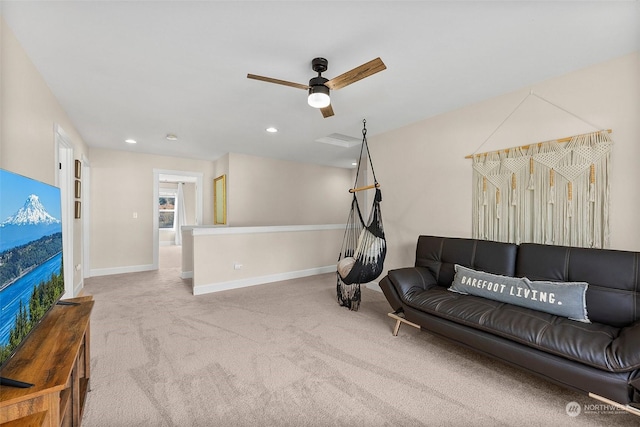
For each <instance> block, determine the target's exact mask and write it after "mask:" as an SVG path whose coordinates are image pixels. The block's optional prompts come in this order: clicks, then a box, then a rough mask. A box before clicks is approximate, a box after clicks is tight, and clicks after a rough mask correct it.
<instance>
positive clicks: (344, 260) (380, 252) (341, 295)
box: [336, 120, 387, 311]
mask: <svg viewBox="0 0 640 427" xmlns="http://www.w3.org/2000/svg"><path fill="white" fill-rule="evenodd" d="M365 150H366V151H365ZM365 154H366V156H367V157H368V158H369V165H370V167H371V174H372V176H373V181H374V184H373V185H369V186H364V187H357V183H358V177H359V175H360V166H361V164H362V162H358V169H357V171H356V178H355V180H356V182H355V183H354V186H353V187H354V188H352V189H350V190H349V192H350V193H353V198H352V200H351V209H350V211H349V218H348V220H347V226H346V229H345V233H344V239H343V242H342V248H341V250H340V254H339V256H338V265H337V273H336V276H337V286H336V287H337V289H336V290H337V297H338V302H339V304H340V305H342V306H345V307H348V308H349V309H350V310H354V311H355V310H358V308H359V306H360V284H362V283H368V282H370V281H372V280H374V279H376V278H377V277H378V276H380V274H381V273H382V269H383V263H384V258H385V256H386V251H387V247H386V239H385V235H384V228H383V225H382V212H381V210H380V202H381V201H382V192H381V191H380V185H379V184H378V180H377V179H376V174H375V170H374V168H373V162H372V160H371V154H370V153H369V146H368V144H367V128H366V120H363V129H362V146H361V148H360V159H362V156H363V155H365ZM368 189H375V190H376V194H375V197H374V199H373V206H372V207H371V212H370V215H369V218H368V221H367V222H366V223H365V221H364V219H363V217H362V212H361V210H360V206H359V205H358V198H357V196H356V192H358V191H363V190H368Z"/></svg>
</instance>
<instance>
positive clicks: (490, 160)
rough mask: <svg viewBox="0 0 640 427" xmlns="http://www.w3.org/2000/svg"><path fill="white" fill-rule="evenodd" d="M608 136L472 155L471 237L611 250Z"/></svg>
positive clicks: (586, 136)
mask: <svg viewBox="0 0 640 427" xmlns="http://www.w3.org/2000/svg"><path fill="white" fill-rule="evenodd" d="M532 95H533V96H536V97H538V98H540V99H542V100H543V101H545V102H547V103H549V104H551V105H553V106H555V107H557V108H560V109H562V110H563V111H565V112H567V113H569V112H568V111H566V110H565V109H563V108H561V107H559V106H557V105H555V104H553V103H552V102H550V101H548V100H546V99H544V98H542V97H540V96H538V95H536V94H534V93H533V92H531V93H530V94H529V95H528V96H532ZM528 96H527V97H528ZM526 99H527V98H525V99H523V100H522V101H521V102H520V104H518V106H517V107H516V109H515V110H514V111H512V112H511V114H509V116H508V117H507V118H506V119H505V120H504V121H503V122H502V123H501V124H500V126H502V124H504V122H506V120H508V118H509V117H510V116H511V115H512V114H513V113H514V112H515V111H516V110H517V109H518V108H519V107H520V105H522V103H523V102H524V101H525V100H526ZM569 114H572V113H569ZM572 115H573V116H575V115H574V114H572ZM575 117H577V116H575ZM578 118H579V117H578ZM580 120H583V119H580ZM583 121H584V120H583ZM586 123H588V122H586ZM589 125H591V124H590V123H589ZM500 126H498V128H500ZM591 126H593V125H591ZM594 127H596V126H594ZM498 128H496V130H495V131H494V132H493V133H492V134H491V135H493V134H494V133H495V132H496V131H497V130H498ZM596 128H597V127H596ZM610 132H611V130H601V131H597V132H593V133H588V134H583V135H576V136H573V137H569V138H562V139H559V140H553V141H547V142H541V143H537V144H530V145H525V146H521V147H515V148H509V149H505V150H500V151H494V152H489V153H482V154H473V155H471V156H467V158H472V159H473V192H472V197H473V225H472V235H473V237H474V238H477V239H485V240H495V241H500V242H510V243H518V244H519V243H522V242H532V243H543V244H551V245H565V246H579V247H593V248H607V247H609V175H610V154H611V148H612V145H613V141H612V140H611V138H610V136H609V133H610ZM491 135H490V136H489V138H490V137H491ZM489 138H487V140H488V139H489ZM487 140H485V142H486V141H487ZM483 144H484V142H483ZM481 146H482V145H481ZM479 148H480V147H479ZM476 151H478V150H476Z"/></svg>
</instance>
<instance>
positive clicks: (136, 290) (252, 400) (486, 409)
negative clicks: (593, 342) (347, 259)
mask: <svg viewBox="0 0 640 427" xmlns="http://www.w3.org/2000/svg"><path fill="white" fill-rule="evenodd" d="M179 274H180V269H179V268H169V269H162V270H160V271H154V272H144V273H133V274H123V275H115V276H104V277H96V278H91V279H88V280H86V283H85V285H86V288H85V291H86V293H88V294H92V295H93V296H94V298H95V301H96V304H95V308H94V310H93V314H92V324H91V351H92V354H91V358H92V361H91V368H92V371H91V392H90V393H89V395H88V402H87V405H86V409H85V413H84V419H83V425H85V426H88V427H92V426H108V427H119V426H422V425H436V426H437V425H442V426H458V425H472V426H475V425H477V426H494V425H495V426H522V425H531V426H564V425H567V426H573V425H576V426H577V425H586V426H599V425H609V426H611V425H638V421H639V419H638V417H634V416H632V415H629V414H626V413H622V412H620V411H614V410H612V409H611V408H605V407H602V405H600V404H599V403H598V402H597V401H595V400H592V399H589V398H588V397H586V396H583V395H580V394H577V393H574V392H571V391H567V390H565V389H563V388H560V387H557V386H555V385H553V384H550V383H548V382H545V381H543V380H540V379H538V378H536V377H533V376H531V375H528V374H525V373H523V372H521V371H519V370H516V369H513V368H511V367H508V366H506V365H504V364H502V363H498V362H495V361H493V360H491V359H488V358H485V357H482V356H479V355H477V354H475V353H474V352H472V351H469V350H466V349H463V348H460V347H458V346H455V345H452V344H450V343H448V342H446V341H445V340H442V339H440V338H437V337H435V336H433V335H430V334H428V333H426V332H421V331H419V330H417V329H414V328H411V327H407V326H403V327H402V328H401V330H400V334H399V336H397V337H394V336H392V334H391V330H392V327H393V321H392V320H391V319H390V318H388V317H387V315H386V314H387V312H388V311H389V306H388V304H387V302H386V300H385V298H384V296H383V295H382V294H381V293H379V292H376V291H373V290H370V289H363V301H362V304H361V308H360V310H359V311H358V312H352V311H348V310H346V309H345V308H343V307H340V306H338V304H337V303H336V301H335V278H334V275H333V274H325V275H319V276H314V277H309V278H304V279H299V280H290V281H284V282H278V283H272V284H267V285H261V286H254V287H249V288H244V289H238V290H232V291H225V292H219V293H214V294H208V295H202V296H197V297H196V296H193V295H191V293H190V281H188V280H182V279H180V278H179ZM570 402H578V404H579V405H580V408H581V413H580V414H579V415H578V416H575V417H571V416H569V415H567V411H566V407H567V405H568V404H570ZM594 405H595V406H594Z"/></svg>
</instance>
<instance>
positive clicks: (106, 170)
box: [90, 148, 214, 275]
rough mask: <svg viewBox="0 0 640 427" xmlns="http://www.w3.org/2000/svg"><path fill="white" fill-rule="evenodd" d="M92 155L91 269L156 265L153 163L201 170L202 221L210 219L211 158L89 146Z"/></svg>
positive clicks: (166, 167) (118, 269) (97, 271)
mask: <svg viewBox="0 0 640 427" xmlns="http://www.w3.org/2000/svg"><path fill="white" fill-rule="evenodd" d="M90 159H91V193H92V203H91V212H92V216H91V229H90V232H91V269H92V271H93V273H92V274H96V275H97V274H109V273H116V272H125V271H139V270H145V269H150V268H151V266H152V265H153V232H154V230H153V218H154V212H155V211H154V209H155V203H157V201H154V198H153V185H154V182H153V179H154V174H153V170H154V169H164V170H179V171H189V172H201V173H202V174H203V176H204V179H203V187H204V188H203V189H202V191H203V205H204V206H203V211H204V213H203V216H204V219H203V222H204V223H205V224H211V223H212V214H213V207H212V203H213V202H212V192H213V176H214V175H213V163H212V162H210V161H204V160H195V159H185V158H178V157H166V156H156V155H151V154H142V153H133V152H126V151H116V150H105V149H101V148H91V150H90ZM134 212H135V213H137V218H134V217H133V213H134Z"/></svg>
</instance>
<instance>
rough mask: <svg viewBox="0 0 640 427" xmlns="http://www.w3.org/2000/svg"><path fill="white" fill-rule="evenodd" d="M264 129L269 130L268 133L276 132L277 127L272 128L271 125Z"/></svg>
mask: <svg viewBox="0 0 640 427" xmlns="http://www.w3.org/2000/svg"><path fill="white" fill-rule="evenodd" d="M265 130H266V131H267V132H269V133H276V132H278V129H277V128H274V127H273V126H271V127H268V128H266V129H265Z"/></svg>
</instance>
